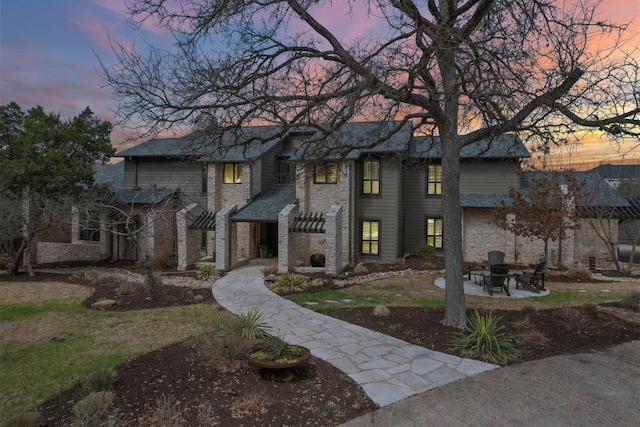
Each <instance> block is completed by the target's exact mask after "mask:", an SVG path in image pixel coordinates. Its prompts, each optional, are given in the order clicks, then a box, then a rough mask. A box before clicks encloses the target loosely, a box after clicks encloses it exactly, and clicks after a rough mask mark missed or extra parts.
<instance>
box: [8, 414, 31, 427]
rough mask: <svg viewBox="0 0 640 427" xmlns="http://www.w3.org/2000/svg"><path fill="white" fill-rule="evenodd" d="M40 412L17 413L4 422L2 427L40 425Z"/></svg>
mask: <svg viewBox="0 0 640 427" xmlns="http://www.w3.org/2000/svg"><path fill="white" fill-rule="evenodd" d="M39 418H40V414H38V413H37V412H24V413H22V414H16V415H14V416H12V417H11V418H9V419H8V420H7V421H5V422H4V424H2V427H38V426H39V425H40V423H39V422H38V419H39Z"/></svg>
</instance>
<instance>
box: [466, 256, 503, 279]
mask: <svg viewBox="0 0 640 427" xmlns="http://www.w3.org/2000/svg"><path fill="white" fill-rule="evenodd" d="M504 256H505V254H504V252H502V251H489V252H487V260H488V262H487V264H488V265H487V266H486V267H485V268H484V269H483V270H477V271H469V280H471V276H474V277H475V282H476V284H477V285H478V286H484V283H485V282H486V281H487V280H488V279H489V276H490V275H491V266H492V265H496V264H502V263H504Z"/></svg>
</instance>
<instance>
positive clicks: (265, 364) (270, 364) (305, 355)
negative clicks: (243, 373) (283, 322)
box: [247, 346, 311, 371]
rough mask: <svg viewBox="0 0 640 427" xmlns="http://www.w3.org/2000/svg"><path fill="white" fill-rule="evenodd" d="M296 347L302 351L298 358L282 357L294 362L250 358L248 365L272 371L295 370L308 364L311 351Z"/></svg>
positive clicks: (285, 355)
mask: <svg viewBox="0 0 640 427" xmlns="http://www.w3.org/2000/svg"><path fill="white" fill-rule="evenodd" d="M296 347H298V348H300V350H301V351H302V353H301V354H300V355H299V356H297V357H292V356H290V355H287V354H284V355H283V357H286V358H288V359H295V362H289V363H278V362H276V361H275V360H265V359H258V358H255V357H251V356H249V357H248V358H247V362H248V363H249V365H251V366H255V367H256V368H261V369H269V370H272V371H278V370H285V369H292V368H297V367H298V366H302V365H305V364H307V362H309V358H310V357H311V351H309V349H308V348H306V347H301V346H296ZM261 350H263V351H265V352H266V351H268V350H267V349H265V348H261Z"/></svg>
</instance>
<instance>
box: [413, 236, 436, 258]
mask: <svg viewBox="0 0 640 427" xmlns="http://www.w3.org/2000/svg"><path fill="white" fill-rule="evenodd" d="M416 253H417V254H418V255H420V256H421V257H428V256H431V255H433V254H435V253H436V248H434V247H433V246H431V245H428V244H427V242H426V241H425V240H423V241H422V242H420V244H419V245H418V247H417V248H416Z"/></svg>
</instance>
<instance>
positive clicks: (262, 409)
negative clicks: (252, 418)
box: [231, 392, 269, 418]
mask: <svg viewBox="0 0 640 427" xmlns="http://www.w3.org/2000/svg"><path fill="white" fill-rule="evenodd" d="M268 405H269V398H268V397H267V395H266V394H265V393H264V392H255V393H251V394H249V395H247V396H245V397H241V398H240V399H238V400H236V401H234V402H233V404H232V405H231V416H232V417H233V418H243V417H246V416H247V415H251V414H261V413H266V412H267V406H268Z"/></svg>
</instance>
